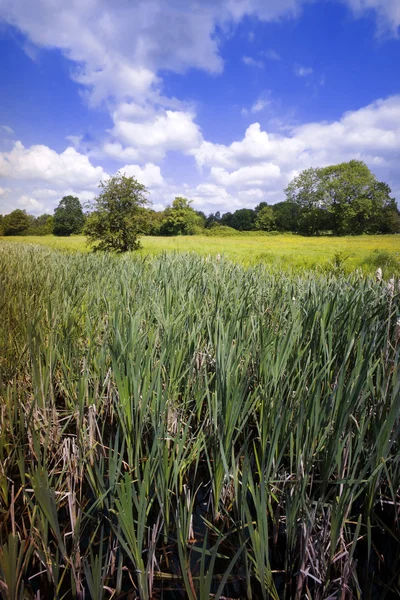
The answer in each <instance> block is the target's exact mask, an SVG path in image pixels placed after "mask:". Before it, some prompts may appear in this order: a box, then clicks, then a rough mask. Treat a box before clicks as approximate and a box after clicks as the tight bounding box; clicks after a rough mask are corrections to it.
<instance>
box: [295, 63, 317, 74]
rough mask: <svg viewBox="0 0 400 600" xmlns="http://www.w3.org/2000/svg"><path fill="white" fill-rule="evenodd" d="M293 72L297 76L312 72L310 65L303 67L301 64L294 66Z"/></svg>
mask: <svg viewBox="0 0 400 600" xmlns="http://www.w3.org/2000/svg"><path fill="white" fill-rule="evenodd" d="M294 72H295V75H296V76H297V77H307V76H308V75H312V74H313V70H312V68H311V67H303V66H302V65H297V66H296V67H295V68H294Z"/></svg>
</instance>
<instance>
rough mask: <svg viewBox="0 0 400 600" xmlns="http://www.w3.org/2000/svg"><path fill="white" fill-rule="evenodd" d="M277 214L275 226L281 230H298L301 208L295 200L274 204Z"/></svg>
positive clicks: (275, 214)
mask: <svg viewBox="0 0 400 600" xmlns="http://www.w3.org/2000/svg"><path fill="white" fill-rule="evenodd" d="M272 209H273V211H274V216H275V226H276V229H278V230H279V231H297V230H298V225H299V217H300V209H299V206H298V205H297V204H295V203H294V202H289V200H285V201H284V202H277V204H273V205H272Z"/></svg>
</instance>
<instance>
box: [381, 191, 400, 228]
mask: <svg viewBox="0 0 400 600" xmlns="http://www.w3.org/2000/svg"><path fill="white" fill-rule="evenodd" d="M379 233H400V211H399V209H398V208H397V204H396V201H395V200H394V199H393V198H392V199H391V200H390V201H389V202H387V203H386V205H385V206H384V207H383V210H382V213H381V216H380V222H379Z"/></svg>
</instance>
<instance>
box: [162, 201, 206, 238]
mask: <svg viewBox="0 0 400 600" xmlns="http://www.w3.org/2000/svg"><path fill="white" fill-rule="evenodd" d="M202 226H203V218H202V216H199V215H198V214H197V213H196V211H195V210H194V209H193V208H192V207H191V200H188V199H187V198H183V197H182V196H178V197H177V198H175V200H174V201H173V203H172V206H168V207H167V208H166V209H165V211H164V218H163V221H162V224H161V227H160V234H161V235H193V234H194V233H196V231H197V230H200V229H201V227H202Z"/></svg>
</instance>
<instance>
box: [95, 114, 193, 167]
mask: <svg viewBox="0 0 400 600" xmlns="http://www.w3.org/2000/svg"><path fill="white" fill-rule="evenodd" d="M111 133H112V136H113V137H114V138H115V139H116V140H118V141H117V142H111V143H107V144H106V145H105V146H104V151H105V152H106V153H108V154H109V155H110V156H114V157H115V158H121V159H126V160H140V159H142V160H143V159H147V158H153V159H154V158H162V157H164V156H165V153H166V152H167V151H169V150H175V151H181V152H185V153H187V152H190V151H192V150H193V149H194V148H197V147H198V146H199V144H200V143H201V141H202V136H201V132H200V129H199V127H198V125H196V123H194V115H193V114H192V113H190V112H184V111H172V110H166V111H161V112H159V113H158V114H155V115H154V116H152V117H150V118H148V119H146V120H144V121H142V122H138V121H136V120H131V119H130V118H129V116H128V115H126V114H121V113H120V111H116V113H114V128H113V129H112V131H111ZM121 142H122V144H124V146H122V144H121Z"/></svg>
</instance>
